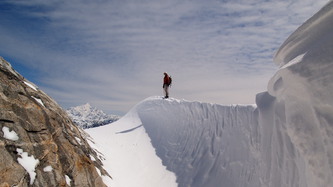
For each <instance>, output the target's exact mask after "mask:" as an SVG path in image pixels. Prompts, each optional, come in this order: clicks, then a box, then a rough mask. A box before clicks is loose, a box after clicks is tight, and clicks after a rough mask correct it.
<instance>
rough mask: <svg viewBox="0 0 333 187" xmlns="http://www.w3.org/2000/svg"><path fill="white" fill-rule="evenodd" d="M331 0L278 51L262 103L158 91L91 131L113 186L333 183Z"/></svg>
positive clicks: (309, 186) (319, 186)
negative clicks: (198, 99)
mask: <svg viewBox="0 0 333 187" xmlns="http://www.w3.org/2000/svg"><path fill="white" fill-rule="evenodd" d="M332 33H333V1H330V2H329V3H328V4H327V5H326V6H325V7H324V8H323V9H322V10H320V11H319V12H318V13H317V14H316V15H314V16H313V17H312V18H310V19H309V20H308V21H307V22H305V23H304V24H303V25H302V26H301V27H300V28H298V29H297V30H296V31H295V32H294V33H293V34H292V35H291V36H290V37H289V38H288V39H287V40H286V41H285V42H284V44H283V45H282V46H281V48H280V49H279V50H278V52H277V54H276V56H275V58H274V61H275V62H276V64H277V65H279V66H280V67H281V68H280V70H278V71H277V72H276V74H275V75H274V76H273V77H272V79H271V80H270V81H269V83H268V90H267V91H266V92H262V93H259V94H257V96H256V106H238V105H234V106H222V105H217V104H208V103H200V102H190V101H185V100H177V99H173V98H170V99H162V98H161V97H158V96H155V97H150V98H147V99H146V100H144V101H142V102H141V103H139V104H137V105H136V106H135V107H134V108H133V109H132V110H131V111H130V112H129V113H128V114H127V115H125V116H124V117H123V118H122V119H120V120H119V121H117V122H115V123H112V124H110V125H107V126H103V127H99V128H95V129H88V130H86V132H88V133H89V134H90V135H91V136H92V138H93V142H94V143H95V144H94V146H96V147H98V148H99V150H100V151H101V152H102V153H103V154H104V157H105V160H104V164H105V166H106V168H107V169H108V171H109V172H110V174H111V176H112V177H113V179H112V180H109V181H107V183H108V185H110V186H115V187H117V186H126V187H131V186H136V187H138V186H142V187H155V186H168V187H169V186H180V187H188V186H191V187H202V186H205V187H216V186H222V187H224V186H225V187H260V186H262V187H266V186H270V187H281V186H283V187H288V186H290V187H313V186H316V187H328V186H333V178H332V176H333V99H332V98H333V95H332V94H333V53H332V51H333V35H332Z"/></svg>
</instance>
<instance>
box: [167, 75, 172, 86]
mask: <svg viewBox="0 0 333 187" xmlns="http://www.w3.org/2000/svg"><path fill="white" fill-rule="evenodd" d="M171 83H172V78H171V76H169V84H168V86H171Z"/></svg>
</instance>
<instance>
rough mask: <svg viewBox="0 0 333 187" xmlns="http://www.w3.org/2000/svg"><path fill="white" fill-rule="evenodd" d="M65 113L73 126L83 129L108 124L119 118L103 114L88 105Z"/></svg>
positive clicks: (72, 108)
mask: <svg viewBox="0 0 333 187" xmlns="http://www.w3.org/2000/svg"><path fill="white" fill-rule="evenodd" d="M66 112H67V114H68V115H69V117H70V118H71V119H72V120H73V121H74V123H75V124H77V125H78V126H80V127H82V128H84V129H86V128H93V127H99V126H102V125H106V124H110V123H112V122H114V121H117V120H118V119H119V118H120V117H119V116H116V115H108V114H105V113H104V112H103V111H102V110H99V109H97V108H96V107H92V106H91V105H90V104H89V103H87V104H84V105H81V106H76V107H71V108H69V109H68V110H67V111H66Z"/></svg>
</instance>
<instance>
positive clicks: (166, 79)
mask: <svg viewBox="0 0 333 187" xmlns="http://www.w3.org/2000/svg"><path fill="white" fill-rule="evenodd" d="M169 86H170V77H169V75H168V74H167V73H166V72H164V78H163V90H164V93H165V97H164V98H169Z"/></svg>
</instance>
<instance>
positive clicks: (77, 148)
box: [0, 57, 111, 187]
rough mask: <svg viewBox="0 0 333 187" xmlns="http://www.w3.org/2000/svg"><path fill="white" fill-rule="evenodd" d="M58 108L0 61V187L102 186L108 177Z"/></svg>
mask: <svg viewBox="0 0 333 187" xmlns="http://www.w3.org/2000/svg"><path fill="white" fill-rule="evenodd" d="M85 136H87V135H86V134H85V133H84V132H83V131H82V130H81V129H80V128H78V127H77V126H76V125H74V124H73V122H72V121H71V120H70V118H69V117H68V116H67V114H66V112H65V111H63V110H62V109H61V107H59V106H58V104H57V103H56V102H55V101H54V100H53V99H52V98H50V97H49V96H48V95H46V94H45V93H44V92H42V91H41V90H39V89H38V88H37V86H35V85H34V84H32V83H31V82H29V81H28V80H26V79H25V78H24V77H23V76H21V75H20V74H19V73H17V72H16V71H15V70H14V69H13V68H12V67H11V65H10V64H9V63H8V62H6V61H5V60H4V59H3V58H2V57H0V187H4V186H19V187H21V186H22V187H25V186H36V187H37V186H38V187H45V186H57V187H58V186H98V187H102V186H106V185H105V184H104V183H103V180H102V177H101V175H103V176H106V177H111V176H110V175H109V174H108V173H107V172H106V171H105V170H104V169H103V166H102V162H101V161H100V157H99V155H97V153H96V151H95V150H94V149H92V148H91V147H90V146H89V144H88V142H87V137H85Z"/></svg>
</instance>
